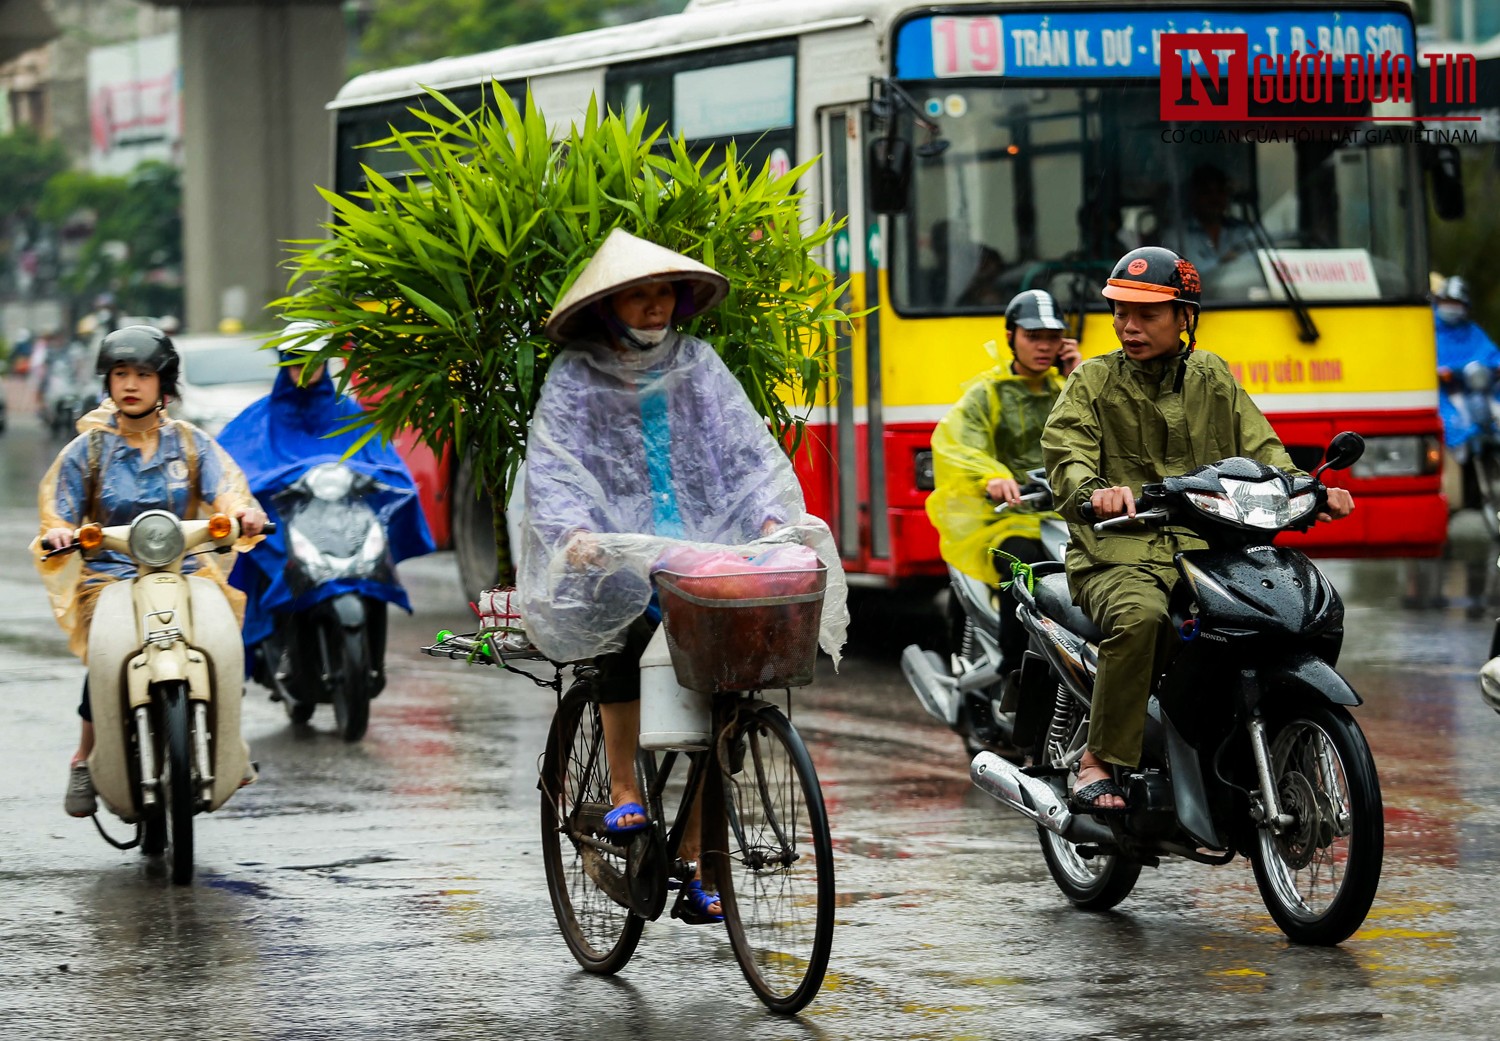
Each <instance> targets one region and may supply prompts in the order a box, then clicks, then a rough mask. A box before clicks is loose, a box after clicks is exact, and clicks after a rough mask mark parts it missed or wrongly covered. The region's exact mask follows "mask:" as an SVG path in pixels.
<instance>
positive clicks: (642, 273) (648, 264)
mask: <svg viewBox="0 0 1500 1041" xmlns="http://www.w3.org/2000/svg"><path fill="white" fill-rule="evenodd" d="M645 282H686V283H687V284H688V285H689V287H691V289H692V291H693V303H692V306H691V309H690V310H686V311H683V310H681V309H679V310H678V312H677V317H687V316H690V315H695V314H698V313H699V312H702V311H706V310H708V309H709V308H710V307H713V306H715V305H717V304H718V303H719V301H721V300H723V299H724V296H725V294H726V293H728V292H729V280H728V279H727V278H725V277H724V276H723V275H721V274H719V273H718V272H717V271H715V270H714V269H713V268H711V267H708V266H706V265H703V264H700V263H698V262H697V261H696V260H690V259H689V258H687V257H685V256H683V255H682V254H681V253H674V252H672V251H671V250H670V249H666V248H665V247H663V246H658V245H656V244H655V243H653V242H647V241H646V240H645V239H641V238H636V237H635V236H634V235H632V234H630V233H629V232H628V231H623V230H621V229H620V228H615V229H614V230H613V231H611V232H610V233H609V235H608V236H607V237H606V238H605V239H604V245H602V246H600V247H599V252H597V253H595V254H594V255H593V257H591V258H590V259H589V262H588V264H587V265H586V266H585V267H584V269H583V272H582V273H581V274H580V275H579V276H578V278H577V279H575V280H574V282H573V285H572V287H571V288H569V289H568V291H567V292H566V293H564V294H563V295H562V299H560V300H559V301H558V302H557V305H556V306H555V307H554V308H553V309H552V316H551V317H550V318H548V319H547V324H546V325H545V326H544V327H543V331H544V332H545V333H546V334H547V338H548V339H549V340H552V341H553V342H554V343H566V342H567V341H569V340H573V339H577V338H578V337H579V336H581V335H583V334H584V333H585V332H586V331H587V330H588V328H589V325H590V313H589V312H590V308H591V307H592V305H593V304H594V302H595V301H598V300H603V299H604V298H605V297H607V296H609V295H611V294H612V293H618V292H619V291H620V290H622V289H629V288H630V287H631V286H638V285H641V284H643V283H645ZM680 306H681V305H679V308H680Z"/></svg>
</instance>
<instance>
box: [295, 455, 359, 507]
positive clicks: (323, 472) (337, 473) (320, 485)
mask: <svg viewBox="0 0 1500 1041" xmlns="http://www.w3.org/2000/svg"><path fill="white" fill-rule="evenodd" d="M302 479H303V480H304V481H306V482H307V490H308V491H310V492H312V493H313V495H314V496H316V497H317V498H319V499H322V500H323V501H324V502H338V501H339V500H340V499H342V498H344V497H345V496H347V495H348V494H349V489H350V487H351V486H352V485H353V484H354V471H353V470H350V469H349V468H348V467H347V466H344V465H343V464H342V463H321V464H319V465H318V466H315V467H313V468H312V469H311V470H309V471H307V474H306V476H304V477H303V478H302Z"/></svg>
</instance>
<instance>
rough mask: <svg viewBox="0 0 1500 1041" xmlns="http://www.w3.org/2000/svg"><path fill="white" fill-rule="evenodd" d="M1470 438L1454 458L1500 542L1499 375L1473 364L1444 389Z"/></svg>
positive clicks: (1468, 492)
mask: <svg viewBox="0 0 1500 1041" xmlns="http://www.w3.org/2000/svg"><path fill="white" fill-rule="evenodd" d="M1443 393H1444V394H1446V395H1448V399H1449V403H1450V404H1451V405H1452V406H1453V409H1454V411H1455V412H1456V413H1457V415H1458V416H1459V417H1460V420H1461V422H1462V423H1463V429H1464V430H1465V431H1466V432H1467V436H1466V437H1465V438H1464V440H1463V442H1462V443H1460V444H1458V445H1456V446H1454V448H1453V458H1454V461H1455V462H1457V463H1458V464H1459V465H1460V466H1461V467H1463V471H1464V485H1465V493H1464V495H1465V498H1466V499H1467V500H1468V501H1469V502H1472V503H1475V504H1477V505H1478V507H1479V511H1480V513H1481V514H1482V515H1483V517H1484V525H1485V530H1487V531H1488V532H1489V534H1490V538H1491V539H1492V540H1497V541H1500V400H1497V398H1496V396H1495V395H1496V387H1495V373H1494V371H1493V370H1492V369H1490V367H1489V366H1487V365H1484V364H1482V363H1481V362H1477V361H1475V362H1470V363H1469V364H1468V365H1466V366H1464V368H1463V371H1462V372H1460V373H1458V374H1457V375H1456V377H1455V378H1454V379H1452V380H1450V381H1449V382H1448V384H1447V385H1446V386H1445V387H1444V388H1443Z"/></svg>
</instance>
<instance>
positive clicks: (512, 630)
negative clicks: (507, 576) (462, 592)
mask: <svg viewBox="0 0 1500 1041" xmlns="http://www.w3.org/2000/svg"><path fill="white" fill-rule="evenodd" d="M469 606H470V607H472V608H474V611H475V613H476V614H478V615H479V624H480V626H482V627H483V628H485V629H502V630H508V631H506V632H502V633H496V634H495V635H494V637H493V640H494V643H495V646H496V647H498V648H499V649H500V650H502V651H524V650H526V649H527V648H528V647H530V646H531V639H530V637H528V636H527V635H526V627H525V623H523V622H522V621H521V598H520V596H519V595H517V593H516V591H515V589H514V588H513V587H510V586H505V587H500V586H497V587H495V588H494V589H486V590H485V591H484V592H482V593H480V594H479V602H478V603H477V604H470V605H469Z"/></svg>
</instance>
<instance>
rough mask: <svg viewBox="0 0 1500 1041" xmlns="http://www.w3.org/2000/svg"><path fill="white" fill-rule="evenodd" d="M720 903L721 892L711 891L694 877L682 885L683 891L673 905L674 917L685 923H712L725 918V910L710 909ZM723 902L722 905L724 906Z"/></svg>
mask: <svg viewBox="0 0 1500 1041" xmlns="http://www.w3.org/2000/svg"><path fill="white" fill-rule="evenodd" d="M718 903H719V894H718V893H710V892H708V891H707V890H705V889H704V888H703V883H702V882H700V881H699V880H698V879H696V878H695V879H693V880H692V881H691V882H689V883H688V884H687V885H685V886H683V887H682V892H681V893H679V894H678V896H677V902H676V903H675V904H673V905H672V917H673V918H676V919H677V920H678V921H680V922H682V923H683V924H684V925H712V924H714V923H715V922H722V921H723V920H724V912H723V911H722V910H720V912H719V913H718V914H714V913H712V912H711V911H709V908H710V907H712V906H713V905H714V904H718ZM722 906H723V905H722V904H720V907H721V908H722Z"/></svg>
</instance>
